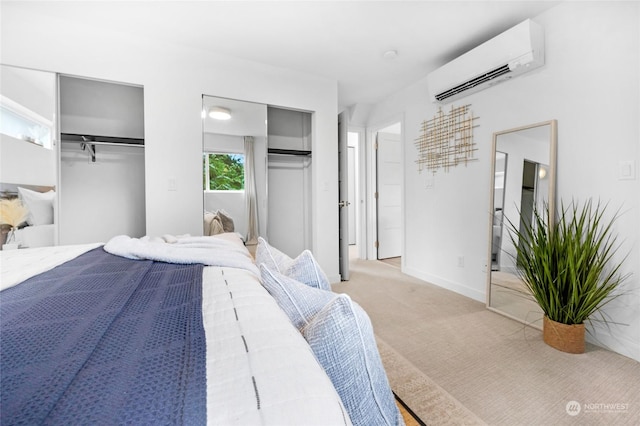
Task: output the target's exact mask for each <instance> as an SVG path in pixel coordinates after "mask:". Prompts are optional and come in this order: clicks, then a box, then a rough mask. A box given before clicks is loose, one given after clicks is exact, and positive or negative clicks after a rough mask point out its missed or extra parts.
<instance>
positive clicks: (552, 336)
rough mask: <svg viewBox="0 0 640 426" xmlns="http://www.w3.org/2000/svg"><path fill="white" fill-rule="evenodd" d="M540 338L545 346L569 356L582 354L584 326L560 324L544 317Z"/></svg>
mask: <svg viewBox="0 0 640 426" xmlns="http://www.w3.org/2000/svg"><path fill="white" fill-rule="evenodd" d="M542 338H543V339H544V342H545V343H546V344H547V345H549V346H551V347H552V348H555V349H557V350H559V351H562V352H567V353H570V354H582V353H584V347H585V343H584V324H572V325H568V324H562V323H559V322H555V321H553V320H550V319H549V318H547V317H546V316H545V317H544V321H543V323H542Z"/></svg>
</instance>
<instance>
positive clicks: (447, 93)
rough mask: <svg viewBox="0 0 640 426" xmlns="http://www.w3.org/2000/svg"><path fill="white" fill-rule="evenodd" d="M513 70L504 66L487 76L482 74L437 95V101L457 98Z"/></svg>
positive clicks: (488, 73)
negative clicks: (456, 96)
mask: <svg viewBox="0 0 640 426" xmlns="http://www.w3.org/2000/svg"><path fill="white" fill-rule="evenodd" d="M510 72H511V69H510V68H509V65H503V66H501V67H498V68H496V69H494V70H492V71H489V72H487V73H485V74H482V75H481V76H479V77H476V78H474V79H472V80H469V81H467V82H465V83H462V84H460V85H458V86H456V87H454V88H451V89H449V90H447V91H445V92H442V93H439V94H437V95H436V99H437V100H438V101H443V100H445V99H447V98H450V97H451V96H455V95H457V94H458V93H462V92H464V91H467V90H469V89H472V88H474V87H476V86H478V85H480V84H483V83H486V82H488V81H490V80H493V79H494V78H497V77H500V76H501V75H505V74H507V73H510Z"/></svg>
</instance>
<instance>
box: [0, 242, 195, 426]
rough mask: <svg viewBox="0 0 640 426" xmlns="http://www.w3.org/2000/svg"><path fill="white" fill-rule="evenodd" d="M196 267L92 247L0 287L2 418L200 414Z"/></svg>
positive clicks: (160, 419)
mask: <svg viewBox="0 0 640 426" xmlns="http://www.w3.org/2000/svg"><path fill="white" fill-rule="evenodd" d="M202 268H203V267H202V265H176V264H169V263H162V262H153V261H143V260H129V259H125V258H121V257H118V256H114V255H111V254H108V253H106V252H105V251H104V250H103V249H102V248H97V249H95V250H92V251H90V252H87V253H85V254H84V255H82V256H80V257H78V258H76V259H74V260H72V261H70V262H67V263H65V264H63V265H60V266H58V267H56V268H54V269H52V270H51V271H49V272H46V273H44V274H41V275H38V276H35V277H33V278H31V279H29V280H27V281H25V282H23V283H21V284H18V285H17V286H15V287H12V288H9V289H7V290H4V291H2V292H1V293H0V326H1V329H0V373H1V390H0V398H1V400H0V401H1V406H0V413H1V414H0V416H1V417H0V420H1V423H2V424H3V425H10V424H65V425H70V424H84V425H88V424H92V425H94V424H95V425H97V424H125V423H128V424H154V425H156V424H204V423H206V378H205V372H206V371H205V356H206V354H205V334H204V329H203V326H202V312H201V311H202Z"/></svg>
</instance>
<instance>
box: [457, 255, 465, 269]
mask: <svg viewBox="0 0 640 426" xmlns="http://www.w3.org/2000/svg"><path fill="white" fill-rule="evenodd" d="M458 268H464V256H458Z"/></svg>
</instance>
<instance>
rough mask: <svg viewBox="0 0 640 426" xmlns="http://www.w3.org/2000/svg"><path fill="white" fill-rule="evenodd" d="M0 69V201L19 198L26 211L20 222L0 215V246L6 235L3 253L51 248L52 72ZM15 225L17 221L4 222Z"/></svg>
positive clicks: (54, 166) (54, 164) (54, 174)
mask: <svg viewBox="0 0 640 426" xmlns="http://www.w3.org/2000/svg"><path fill="white" fill-rule="evenodd" d="M0 68H1V69H0V76H1V81H0V114H1V116H0V197H1V198H2V199H4V200H11V199H15V198H20V200H21V203H22V205H23V206H24V207H25V208H26V209H27V210H28V213H27V217H26V221H22V220H20V218H13V219H12V218H8V217H5V216H11V215H10V214H8V213H9V212H8V211H4V212H3V222H5V223H3V224H2V233H1V234H0V246H3V245H4V244H5V243H6V240H7V238H8V237H10V238H11V241H10V243H11V244H8V245H7V246H6V247H5V249H8V248H18V247H41V246H51V245H55V244H56V243H57V240H58V236H57V224H58V220H57V208H56V207H57V199H58V198H57V195H58V188H57V186H58V185H57V181H58V146H57V143H56V140H55V137H56V134H57V113H56V107H57V97H56V92H57V89H56V74H55V73H52V72H46V71H38V70H31V69H26V68H19V67H13V66H9V65H0ZM4 208H7V207H4ZM4 208H3V209H4ZM15 221H19V222H20V223H6V222H15ZM12 228H14V229H13V230H12ZM10 232H11V233H10Z"/></svg>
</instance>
